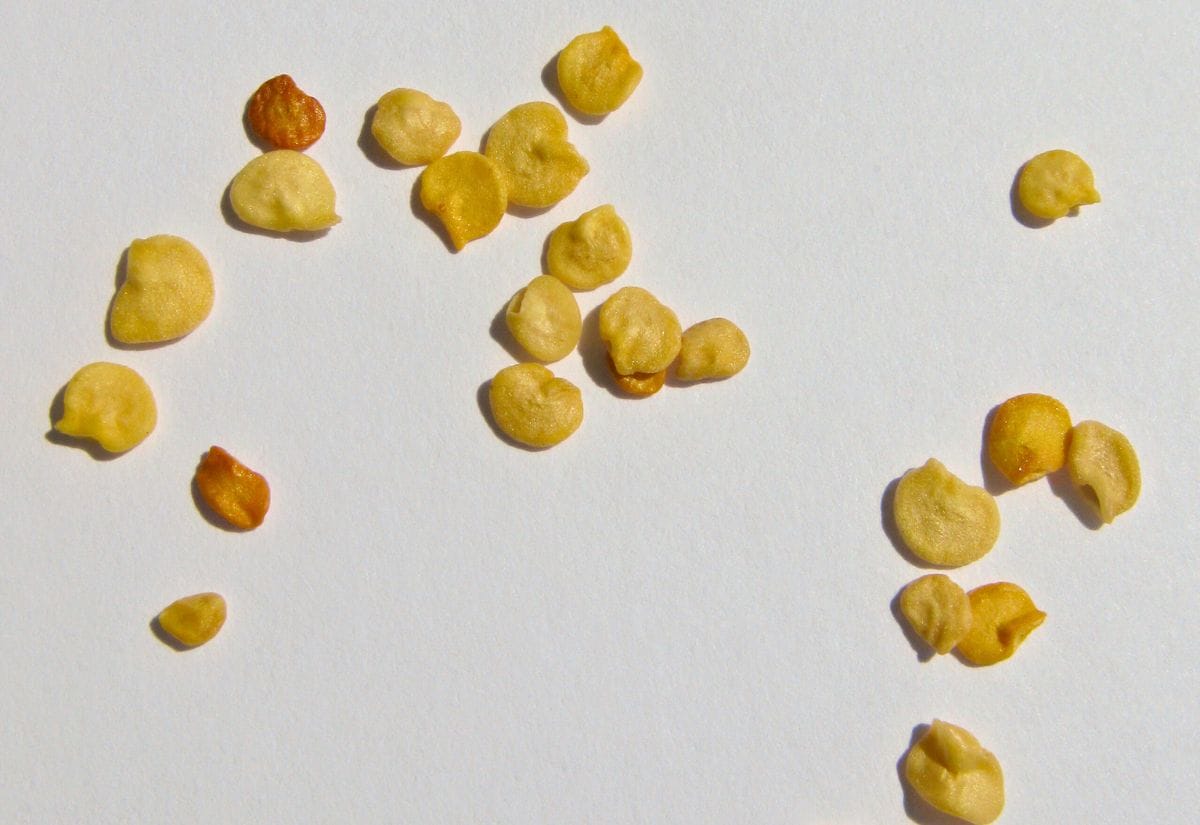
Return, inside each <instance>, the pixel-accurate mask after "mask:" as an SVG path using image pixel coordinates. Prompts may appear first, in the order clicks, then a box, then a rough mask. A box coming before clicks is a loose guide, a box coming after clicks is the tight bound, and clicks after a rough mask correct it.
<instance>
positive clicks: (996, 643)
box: [958, 582, 1046, 665]
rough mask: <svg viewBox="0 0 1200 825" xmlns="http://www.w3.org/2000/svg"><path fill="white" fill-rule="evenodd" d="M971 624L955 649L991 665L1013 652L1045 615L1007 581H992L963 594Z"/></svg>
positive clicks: (975, 661) (1026, 594)
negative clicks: (968, 604) (969, 607)
mask: <svg viewBox="0 0 1200 825" xmlns="http://www.w3.org/2000/svg"><path fill="white" fill-rule="evenodd" d="M967 598H968V600H969V601H970V603H971V627H970V629H969V630H968V631H967V633H966V635H964V636H963V637H962V639H960V640H959V642H958V652H959V653H961V654H962V655H963V657H964V658H966V659H967V660H968V661H970V662H972V663H974V664H977V665H994V664H996V663H997V662H1002V661H1004V660H1005V659H1007V658H1009V657H1010V656H1012V655H1013V654H1014V653H1016V652H1017V648H1018V647H1020V646H1021V644H1022V642H1024V641H1025V638H1026V637H1027V636H1029V634H1030V633H1032V632H1033V631H1035V630H1037V629H1038V628H1039V627H1041V625H1042V622H1044V621H1046V614H1045V613H1043V612H1042V611H1040V610H1038V608H1037V605H1035V604H1034V603H1033V599H1031V598H1030V597H1029V594H1028V593H1026V592H1025V591H1024V590H1023V589H1022V588H1021V587H1019V586H1017V585H1015V584H1012V583H1011V582H994V583H993V584H985V585H983V586H982V587H976V588H975V589H974V590H972V591H971V592H970V593H968V594H967Z"/></svg>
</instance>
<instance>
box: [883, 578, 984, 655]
mask: <svg viewBox="0 0 1200 825" xmlns="http://www.w3.org/2000/svg"><path fill="white" fill-rule="evenodd" d="M900 612H901V613H902V614H903V615H904V618H905V619H906V620H907V621H908V623H909V625H910V626H911V627H912V629H913V631H914V632H915V633H916V634H917V635H918V636H920V637H921V638H922V639H923V640H924V641H925V643H926V644H928V645H929V646H930V647H932V648H933V649H934V650H935V651H937V652H938V653H949V652H950V651H951V650H953V649H954V646H955V645H956V644H958V643H959V641H960V640H961V639H962V637H963V636H965V635H966V634H967V631H968V630H970V628H971V621H972V616H971V602H970V600H969V599H968V598H967V594H966V593H965V592H963V589H962V588H961V587H959V586H958V585H957V584H955V583H954V582H953V581H951V580H950V577H948V576H946V575H943V574H942V573H931V574H929V575H928V576H922V577H921V578H919V579H916V580H915V581H912V582H910V583H909V584H908V586H907V587H905V588H904V590H903V591H902V592H901V593H900Z"/></svg>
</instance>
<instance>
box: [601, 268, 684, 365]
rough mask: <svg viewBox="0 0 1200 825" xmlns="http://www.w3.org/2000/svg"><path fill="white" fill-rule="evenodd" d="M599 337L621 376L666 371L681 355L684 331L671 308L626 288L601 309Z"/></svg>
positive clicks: (642, 293) (640, 290)
mask: <svg viewBox="0 0 1200 825" xmlns="http://www.w3.org/2000/svg"><path fill="white" fill-rule="evenodd" d="M600 338H601V339H602V340H603V341H604V343H605V344H607V345H608V354H609V357H611V358H612V363H613V367H615V368H616V371H617V373H618V374H620V375H632V374H633V373H635V372H650V373H653V372H659V371H661V370H665V369H666V368H667V367H669V366H670V365H671V362H672V361H674V360H675V356H677V355H679V349H680V347H681V346H682V344H683V331H682V330H681V329H680V326H679V319H678V318H677V317H676V316H675V313H674V312H672V311H671V310H670V308H668V307H666V306H664V305H663V304H661V303H659V301H658V299H657V298H655V297H654V296H653V295H651V294H650V293H649V292H647V291H646V290H644V289H642V288H641V287H636V286H627V287H625V288H624V289H619V290H617V291H616V292H614V293H613V294H612V295H610V296H609V297H608V300H606V301H605V302H604V303H603V304H602V305H601V307H600Z"/></svg>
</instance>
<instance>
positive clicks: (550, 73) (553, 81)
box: [542, 51, 608, 126]
mask: <svg viewBox="0 0 1200 825" xmlns="http://www.w3.org/2000/svg"><path fill="white" fill-rule="evenodd" d="M560 54H562V52H561V51H560V52H558V53H557V54H555V55H554V57H552V58H550V62H549V63H547V64H546V65H545V66H543V67H542V85H543V86H545V87H546V91H548V92H549V93H550V94H552V95H554V99H555V100H556V101H558V106H559V108H560V109H562V110H563V111H564V112H568V113H570V115H571V117H573V118H574V119H575V120H577V121H579V122H580V123H582V124H584V125H585V126H598V125H599V124H601V123H603V122H604V118H606V117H608V115H585V114H584V113H583V112H580V111H577V110H576V109H574V108H573V107H572V106H571V104H570V103H568V102H567V96H566V95H564V94H563V90H562V86H560V85H558V55H560Z"/></svg>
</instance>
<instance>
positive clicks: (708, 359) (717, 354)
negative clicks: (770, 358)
mask: <svg viewBox="0 0 1200 825" xmlns="http://www.w3.org/2000/svg"><path fill="white" fill-rule="evenodd" d="M680 343H681V345H680V349H679V363H678V364H677V365H676V367H675V377H676V378H678V379H679V380H680V381H706V380H710V379H716V378H729V377H731V376H734V375H737V374H738V373H739V372H741V371H742V368H743V367H745V366H746V363H747V362H748V361H749V360H750V341H749V340H747V338H746V334H745V333H744V332H742V330H741V329H740V328H739V327H738V325H737V324H735V323H734V322H733V321H730V320H728V319H727V318H710V319H709V320H707V321H701V322H700V323H698V324H694V325H692V326H690V327H688V328H687V329H686V330H684V331H683V338H682V340H681V342H680Z"/></svg>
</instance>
